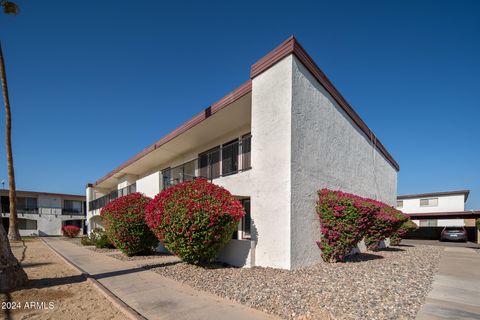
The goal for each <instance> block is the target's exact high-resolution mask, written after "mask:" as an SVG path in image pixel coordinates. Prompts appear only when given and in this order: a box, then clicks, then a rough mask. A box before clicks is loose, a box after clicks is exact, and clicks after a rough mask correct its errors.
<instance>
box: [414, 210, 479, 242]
mask: <svg viewBox="0 0 480 320" xmlns="http://www.w3.org/2000/svg"><path fill="white" fill-rule="evenodd" d="M408 215H409V216H410V218H411V219H412V220H419V221H420V227H419V228H418V229H417V230H415V231H413V232H411V233H409V234H407V235H406V237H405V238H406V239H424V240H439V239H440V233H441V232H442V230H443V228H444V227H437V226H421V224H422V223H421V222H422V221H426V220H458V219H463V220H464V221H465V229H466V230H467V234H468V240H469V241H472V242H478V240H479V235H478V234H479V232H478V231H477V228H476V227H475V219H478V218H480V211H474V210H471V211H456V212H427V213H409V214H408Z"/></svg>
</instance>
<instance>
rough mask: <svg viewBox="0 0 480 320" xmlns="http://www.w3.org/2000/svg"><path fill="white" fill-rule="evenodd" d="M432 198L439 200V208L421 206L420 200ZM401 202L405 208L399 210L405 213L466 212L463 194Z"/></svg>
mask: <svg viewBox="0 0 480 320" xmlns="http://www.w3.org/2000/svg"><path fill="white" fill-rule="evenodd" d="M431 198H438V206H428V207H421V206H420V199H431ZM399 200H402V201H403V207H401V208H398V209H400V210H402V212H404V213H423V212H455V211H464V210H465V196H464V195H463V194H459V195H451V196H438V197H426V198H414V199H399Z"/></svg>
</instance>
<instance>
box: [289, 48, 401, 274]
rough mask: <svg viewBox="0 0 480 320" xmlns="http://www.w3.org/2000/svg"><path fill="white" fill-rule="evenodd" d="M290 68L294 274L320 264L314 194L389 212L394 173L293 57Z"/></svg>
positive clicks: (393, 202) (392, 203)
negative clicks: (358, 200)
mask: <svg viewBox="0 0 480 320" xmlns="http://www.w3.org/2000/svg"><path fill="white" fill-rule="evenodd" d="M292 68H293V73H292V77H293V83H292V86H293V94H292V111H291V112H292V139H291V146H292V151H291V154H292V161H291V183H292V191H291V192H292V213H291V215H292V218H291V219H292V220H291V230H290V232H291V251H292V253H291V255H292V257H291V260H292V268H296V267H300V266H304V265H309V264H312V263H315V262H317V261H320V260H321V257H320V251H319V249H318V246H317V245H316V243H315V241H316V240H319V238H320V223H319V220H318V216H317V215H316V212H315V203H316V200H317V194H316V191H317V190H319V189H322V188H329V189H333V190H342V191H345V192H349V193H353V194H357V195H360V196H363V197H368V198H373V199H378V200H380V201H383V202H386V203H388V204H390V205H392V206H393V205H395V202H396V195H397V172H396V170H395V168H394V167H393V166H392V165H391V164H390V163H389V162H388V161H387V160H386V158H384V156H383V155H382V154H381V153H380V152H379V151H378V150H376V149H374V148H373V147H372V144H371V142H370V140H369V139H367V137H366V136H365V134H364V133H363V132H362V131H361V130H360V129H359V128H358V127H357V126H356V124H355V123H354V122H353V121H352V120H351V119H350V118H349V117H348V115H346V113H345V112H344V111H343V109H342V108H341V107H340V106H339V105H338V104H337V102H336V101H335V100H334V99H333V98H332V97H331V96H330V94H329V93H328V92H327V91H326V90H325V88H324V87H323V86H322V85H321V84H320V83H319V82H318V81H317V80H316V79H315V78H314V77H313V76H312V75H311V74H310V72H309V71H308V70H307V69H306V68H305V66H304V65H303V64H302V63H301V62H300V61H299V60H298V59H297V58H296V57H294V58H293V61H292ZM385 116H388V115H387V114H386V115H385Z"/></svg>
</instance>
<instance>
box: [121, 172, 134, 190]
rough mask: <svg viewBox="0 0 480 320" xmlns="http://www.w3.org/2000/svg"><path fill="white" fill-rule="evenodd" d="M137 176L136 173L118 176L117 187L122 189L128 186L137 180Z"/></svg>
mask: <svg viewBox="0 0 480 320" xmlns="http://www.w3.org/2000/svg"><path fill="white" fill-rule="evenodd" d="M137 179H138V177H137V176H136V175H132V174H126V175H124V176H122V177H120V178H118V184H117V189H118V190H120V189H123V188H125V187H128V186H129V185H131V184H133V183H135V181H137Z"/></svg>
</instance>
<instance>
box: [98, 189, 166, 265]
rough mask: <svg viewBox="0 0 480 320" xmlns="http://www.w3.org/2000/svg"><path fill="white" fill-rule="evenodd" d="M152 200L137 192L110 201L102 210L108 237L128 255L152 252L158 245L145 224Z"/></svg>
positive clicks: (101, 213)
mask: <svg viewBox="0 0 480 320" xmlns="http://www.w3.org/2000/svg"><path fill="white" fill-rule="evenodd" d="M150 201H151V199H150V198H148V197H145V196H144V195H142V194H141V193H138V192H135V193H131V194H129V195H126V196H123V197H120V198H118V199H115V200H113V201H111V202H109V203H108V204H107V205H106V206H105V207H103V208H102V211H101V212H100V215H101V216H102V218H103V223H104V227H105V232H106V234H107V236H108V239H109V240H110V242H111V243H112V244H113V245H114V246H115V247H116V248H117V249H119V250H120V251H122V252H123V253H124V254H126V255H128V256H131V255H135V254H141V253H151V252H152V251H153V250H154V249H155V247H156V246H157V245H158V240H157V239H156V237H155V235H154V234H153V233H152V232H151V231H150V229H149V228H148V226H147V225H146V224H145V214H144V213H145V207H146V206H147V204H148V203H149V202H150Z"/></svg>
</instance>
